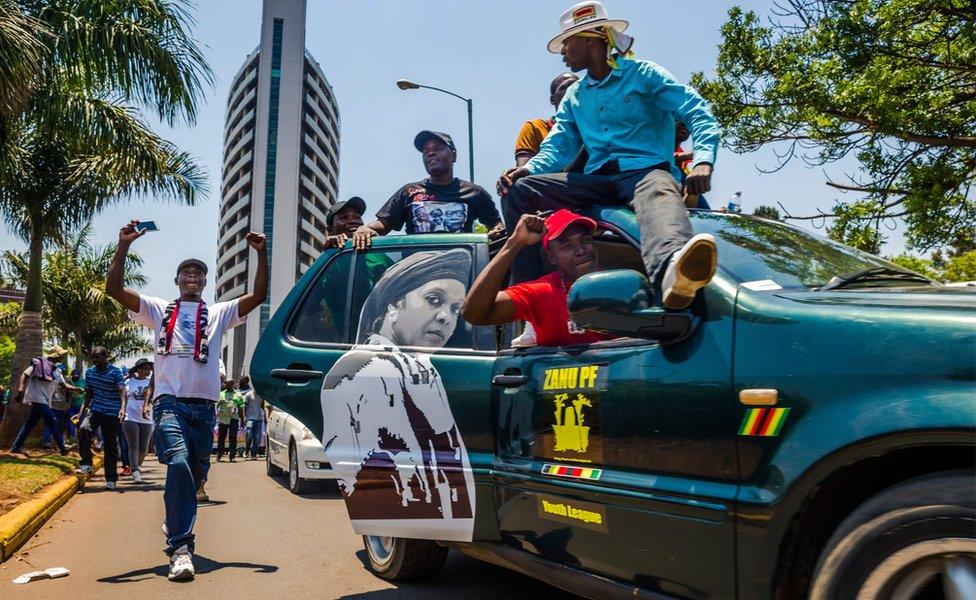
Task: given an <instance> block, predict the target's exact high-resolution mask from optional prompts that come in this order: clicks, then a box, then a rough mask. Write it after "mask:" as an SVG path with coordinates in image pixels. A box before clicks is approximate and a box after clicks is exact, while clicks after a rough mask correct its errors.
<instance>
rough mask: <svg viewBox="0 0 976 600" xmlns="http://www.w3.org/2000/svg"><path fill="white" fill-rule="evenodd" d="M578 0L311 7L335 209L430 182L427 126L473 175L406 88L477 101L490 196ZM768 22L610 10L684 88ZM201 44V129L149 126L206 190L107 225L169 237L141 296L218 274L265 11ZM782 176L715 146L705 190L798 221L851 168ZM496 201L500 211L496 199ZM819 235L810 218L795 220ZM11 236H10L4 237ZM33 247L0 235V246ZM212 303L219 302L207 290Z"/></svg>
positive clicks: (457, 119) (156, 248) (219, 15)
mask: <svg viewBox="0 0 976 600" xmlns="http://www.w3.org/2000/svg"><path fill="white" fill-rule="evenodd" d="M572 4H573V2H572V0H559V1H556V0H532V1H531V2H526V1H525V0H491V1H487V0H477V1H476V0H465V1H460V0H453V1H452V0H357V1H356V2H336V1H333V0H308V13H307V23H306V36H305V45H306V48H307V49H308V51H309V52H311V54H312V55H313V56H314V57H315V59H316V60H317V61H318V62H319V64H320V65H321V66H322V69H323V71H324V72H325V74H326V76H327V77H328V79H329V81H330V83H331V84H332V87H333V90H334V91H335V94H336V98H337V101H338V104H339V114H340V120H341V133H340V136H341V137H340V168H339V198H340V199H344V198H348V197H350V196H354V195H356V196H361V197H363V198H364V199H366V202H367V215H366V217H367V218H372V216H373V215H374V213H375V211H376V210H377V209H378V208H379V207H380V206H381V205H382V204H383V203H384V202H385V201H386V199H388V198H389V197H390V195H391V194H393V192H394V191H396V190H397V189H398V188H399V187H400V186H401V185H403V184H404V183H405V182H408V181H417V180H419V179H422V178H423V177H424V176H425V175H426V174H425V173H424V170H423V165H422V163H421V157H420V154H419V153H418V152H417V151H416V150H414V148H413V144H412V140H413V137H414V135H416V133H417V132H418V131H420V130H422V129H433V130H437V131H445V132H447V133H449V134H451V135H452V136H453V138H454V140H455V143H456V144H457V146H458V161H457V164H456V165H455V173H456V174H457V175H458V176H460V177H462V178H467V177H468V140H467V111H466V107H465V104H464V102H462V101H460V100H458V99H456V98H453V97H451V96H448V95H446V94H441V93H439V92H435V91H431V90H409V91H402V90H400V89H398V88H397V87H396V85H395V82H396V80H397V79H401V78H406V79H410V80H412V81H416V82H418V83H422V84H426V85H432V86H436V87H440V88H444V89H447V90H451V91H453V92H456V93H457V94H459V95H462V96H464V97H468V98H472V99H473V102H474V149H475V152H474V154H475V156H474V162H475V182H476V183H479V184H481V185H482V186H484V187H485V188H486V189H487V190H488V191H489V192H491V193H492V195H493V196H494V195H495V181H496V180H497V179H498V175H499V174H500V173H501V172H502V171H503V170H504V169H506V168H508V167H510V166H513V163H514V158H513V144H514V141H515V136H516V134H517V133H518V131H519V128H520V126H521V125H522V123H523V122H524V121H526V120H528V119H532V118H537V117H542V118H545V117H548V116H549V115H550V114H551V112H552V108H551V106H550V105H549V91H548V86H549V82H550V80H551V79H552V78H553V77H554V76H555V75H557V74H558V73H560V72H562V71H564V70H565V67H564V65H563V64H562V61H561V59H560V57H559V55H557V54H550V53H549V52H548V51H547V50H546V43H547V42H548V41H549V39H550V38H551V37H553V36H554V35H555V34H556V33H558V19H559V15H560V14H561V13H562V12H563V11H564V10H566V9H567V8H569V6H570V5H572ZM736 4H737V5H739V6H742V7H743V8H745V9H749V10H755V11H756V12H757V13H759V14H762V15H768V14H769V11H770V8H771V5H772V1H771V0H749V1H742V2H728V1H725V0H697V1H693V0H670V1H668V2H664V1H662V0H606V1H605V2H604V5H605V6H606V7H607V10H608V12H609V15H610V17H611V18H621V19H626V20H629V21H630V23H631V25H630V28H629V29H628V31H627V32H628V33H629V34H631V35H633V36H634V37H635V39H636V41H635V44H634V53H635V56H636V57H637V58H645V59H649V60H653V61H655V62H657V63H658V64H660V65H662V66H663V67H665V68H666V69H668V70H669V71H671V73H673V74H674V75H675V77H676V78H677V79H678V81H682V82H687V81H688V79H689V78H690V77H691V74H692V73H694V72H696V71H704V72H705V73H706V74H710V73H711V72H712V69H713V68H714V65H715V61H716V57H717V56H718V45H719V43H720V41H721V35H720V28H721V26H722V24H723V23H724V22H725V20H726V14H727V12H728V9H729V8H730V7H731V6H733V5H736ZM195 16H196V20H197V26H196V29H195V30H194V36H195V37H196V39H197V40H198V41H199V42H200V43H201V44H202V46H203V47H204V49H205V55H206V57H207V60H208V61H209V63H210V65H211V67H212V69H213V71H214V75H215V77H214V79H215V83H214V86H213V87H212V88H210V89H208V90H207V91H206V100H205V103H204V105H203V106H202V109H201V110H200V113H199V116H198V119H197V123H196V125H195V126H192V127H188V126H183V127H178V128H169V127H165V126H162V125H159V124H158V123H156V122H155V121H152V122H153V123H154V126H155V128H156V130H157V131H158V132H159V133H160V134H161V135H163V136H164V137H166V138H167V139H169V140H171V141H172V142H174V143H176V144H177V145H178V146H179V147H181V148H182V149H184V150H186V151H187V152H189V153H190V154H192V155H193V156H195V157H196V158H197V159H198V160H199V162H200V164H201V165H202V166H203V167H204V169H205V170H206V171H207V173H208V175H209V178H210V189H211V192H210V194H209V195H208V197H207V198H206V199H205V200H203V201H202V202H199V203H198V204H197V205H196V206H193V207H187V206H180V205H176V204H173V203H162V202H160V201H158V200H155V199H152V198H149V199H134V200H131V201H128V202H125V203H122V204H120V205H117V206H113V207H112V208H110V209H109V210H107V211H105V212H104V213H102V214H101V215H99V216H98V217H97V218H96V219H95V221H94V223H93V225H94V233H95V242H96V243H98V244H110V243H114V242H115V241H116V240H117V237H118V230H119V228H120V227H121V226H122V225H124V224H125V223H126V222H128V220H129V219H139V220H155V221H156V223H157V225H158V226H159V228H160V231H158V232H155V233H150V234H148V235H146V236H144V237H142V238H141V239H139V240H138V241H137V242H136V243H135V244H134V245H133V251H135V252H137V253H139V254H140V255H141V256H142V258H143V259H144V261H145V265H144V268H143V271H144V273H145V274H146V276H147V277H148V279H149V283H148V285H147V286H146V287H145V288H143V289H142V291H143V292H145V293H149V294H152V295H157V296H161V297H163V298H170V297H174V295H175V294H176V290H175V287H174V285H173V275H174V273H175V270H176V265H177V264H178V263H179V261H180V260H181V259H182V258H185V257H188V256H195V257H198V258H202V259H203V260H205V261H206V262H207V263H208V264H209V265H211V268H214V265H215V264H216V252H217V222H218V218H219V214H218V209H219V204H220V198H219V196H218V190H219V189H220V165H221V158H222V156H221V155H222V148H223V128H224V118H225V107H226V103H227V93H228V91H229V88H230V84H231V81H232V80H233V76H234V74H235V73H236V72H237V71H238V69H239V68H240V67H241V64H242V63H243V61H244V58H245V57H246V56H247V55H248V54H249V53H250V52H251V51H253V50H254V48H255V47H256V46H257V44H258V36H259V31H260V21H261V2H260V0H201V1H200V2H199V5H198V7H197V10H196V12H195ZM776 165H777V161H776V156H775V154H774V149H773V148H763V149H761V150H759V151H757V152H754V153H750V154H745V155H736V154H733V153H732V152H731V151H729V150H726V149H721V150H720V151H719V155H718V157H717V159H716V164H715V172H714V175H713V178H712V192H711V193H710V194H708V198H709V201H710V202H711V204H712V206H717V205H721V204H724V203H725V202H726V201H727V200H728V199H729V197H731V196H732V194H733V193H734V192H735V191H736V190H741V191H742V205H743V212H752V210H753V209H754V208H755V207H756V206H757V205H759V204H768V205H773V206H775V205H776V203H777V202H781V203H782V204H783V205H784V206H785V207H786V208H787V209H788V210H789V211H790V212H791V213H792V214H797V215H799V214H814V213H815V212H816V209H817V208H821V209H823V210H825V211H829V210H830V209H831V207H832V206H833V205H834V203H835V201H836V199H838V198H840V197H841V196H839V194H840V192H838V191H837V190H834V189H832V188H829V187H827V186H826V185H824V182H825V181H826V179H827V178H828V177H830V178H832V179H834V180H838V181H840V180H843V178H844V173H845V172H848V173H853V172H854V169H855V168H856V165H855V164H854V163H852V162H846V163H842V164H835V165H828V166H827V167H826V168H822V167H817V168H808V167H806V166H805V165H804V164H803V163H802V161H798V160H797V161H794V162H793V163H791V164H790V165H788V166H787V167H786V168H784V169H782V170H780V171H778V172H776V173H771V174H765V173H761V172H760V170H759V169H765V170H769V169H771V168H773V167H775V166H776ZM496 200H497V199H496ZM799 224H800V226H802V227H806V228H810V229H811V230H813V231H814V232H815V233H820V234H824V231H823V230H819V231H817V230H814V229H812V226H813V224H819V223H811V222H810V221H803V222H800V223H799ZM0 227H2V226H0ZM888 236H889V243H888V244H887V245H886V246H885V248H884V253H885V254H897V253H899V252H901V251H902V250H903V248H904V241H903V239H902V235H901V228H899V230H896V231H893V232H888ZM11 248H12V249H16V250H24V249H25V248H26V245H25V244H24V243H23V242H22V241H20V240H19V239H17V238H15V237H14V236H13V235H12V233H11V232H10V231H9V230H6V229H0V250H4V249H11ZM208 287H209V294H205V295H204V298H205V299H206V300H208V301H209V300H212V299H213V287H214V286H213V281H212V278H211V282H210V285H209V286H208Z"/></svg>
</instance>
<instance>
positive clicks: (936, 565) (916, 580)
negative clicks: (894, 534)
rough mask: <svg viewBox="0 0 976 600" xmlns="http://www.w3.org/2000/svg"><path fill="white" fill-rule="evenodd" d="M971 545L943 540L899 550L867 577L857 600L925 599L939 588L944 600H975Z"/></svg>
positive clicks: (975, 562)
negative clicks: (875, 599) (923, 595)
mask: <svg viewBox="0 0 976 600" xmlns="http://www.w3.org/2000/svg"><path fill="white" fill-rule="evenodd" d="M974 543H976V542H974V541H973V539H972V538H943V539H936V540H925V541H921V542H917V543H915V544H912V545H910V546H906V547H904V548H901V549H899V550H898V551H897V552H894V553H893V554H891V555H890V556H888V557H887V558H885V559H884V560H883V561H881V563H879V564H878V566H876V567H875V568H874V569H873V570H872V571H871V573H870V574H868V576H867V578H866V579H865V580H864V583H863V584H862V585H861V589H860V590H859V591H858V593H857V598H858V600H862V599H868V598H892V599H897V600H902V599H904V600H909V599H911V598H919V597H921V596H922V594H923V593H924V594H926V597H928V593H929V592H930V591H931V590H932V589H933V587H935V586H938V585H940V584H941V586H942V592H943V594H944V596H945V598H946V600H964V599H967V598H976V551H974Z"/></svg>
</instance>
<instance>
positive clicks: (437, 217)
mask: <svg viewBox="0 0 976 600" xmlns="http://www.w3.org/2000/svg"><path fill="white" fill-rule="evenodd" d="M410 214H411V215H412V217H413V223H414V229H415V233H441V232H444V233H458V232H461V231H464V224H465V223H467V221H468V206H467V205H466V204H463V203H461V202H434V201H427V202H418V201H416V200H414V201H413V202H411V203H410Z"/></svg>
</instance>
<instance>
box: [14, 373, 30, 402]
mask: <svg viewBox="0 0 976 600" xmlns="http://www.w3.org/2000/svg"><path fill="white" fill-rule="evenodd" d="M25 391H27V373H21V374H20V379H19V380H18V381H17V393H16V394H14V400H15V401H17V402H20V401H21V400H23V399H24V392H25Z"/></svg>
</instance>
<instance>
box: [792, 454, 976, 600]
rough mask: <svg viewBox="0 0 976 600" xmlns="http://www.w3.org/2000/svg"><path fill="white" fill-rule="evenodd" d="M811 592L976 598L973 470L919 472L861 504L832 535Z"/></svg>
mask: <svg viewBox="0 0 976 600" xmlns="http://www.w3.org/2000/svg"><path fill="white" fill-rule="evenodd" d="M810 598H811V600H854V599H857V600H861V599H874V598H878V599H881V598H903V599H906V600H908V599H919V600H922V599H927V598H946V599H947V600H956V599H960V600H961V599H963V598H976V486H974V485H973V475H972V472H967V471H948V472H943V473H937V474H934V475H927V476H924V477H919V478H917V479H913V480H910V481H908V482H905V483H902V484H899V485H897V486H894V487H892V488H889V489H887V490H885V491H883V492H881V493H879V494H877V495H876V496H874V497H873V498H871V499H869V500H868V501H867V502H865V503H864V504H862V505H861V506H860V507H859V508H858V509H857V510H855V511H854V512H853V513H851V515H850V516H849V517H848V518H847V519H845V520H844V522H843V523H841V525H840V527H838V529H837V531H836V532H835V533H834V535H833V536H832V537H831V538H830V540H829V541H828V542H827V545H826V547H825V548H824V551H823V553H822V554H821V558H820V561H819V563H818V564H817V568H816V570H815V571H814V577H813V585H812V588H811V592H810Z"/></svg>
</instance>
